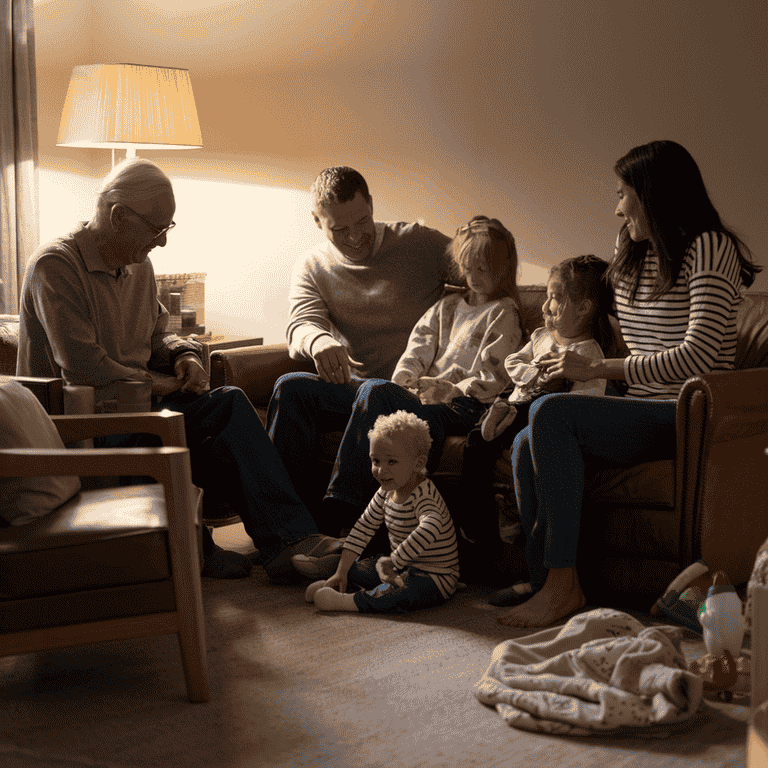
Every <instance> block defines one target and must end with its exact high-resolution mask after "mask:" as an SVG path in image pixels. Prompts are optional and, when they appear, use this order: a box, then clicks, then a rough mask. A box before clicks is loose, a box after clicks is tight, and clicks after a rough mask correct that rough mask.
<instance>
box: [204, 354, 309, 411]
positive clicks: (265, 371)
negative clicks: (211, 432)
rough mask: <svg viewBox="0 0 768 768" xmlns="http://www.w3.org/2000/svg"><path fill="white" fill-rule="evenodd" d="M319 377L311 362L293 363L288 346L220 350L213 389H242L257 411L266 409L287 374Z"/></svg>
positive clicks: (213, 364)
mask: <svg viewBox="0 0 768 768" xmlns="http://www.w3.org/2000/svg"><path fill="white" fill-rule="evenodd" d="M295 371H306V372H309V373H315V365H314V363H313V362H312V361H311V360H293V359H291V357H290V356H289V354H288V345H287V344H266V345H262V346H258V347H240V348H238V349H220V350H216V351H215V352H212V353H211V388H216V387H223V386H229V387H240V389H242V390H243V391H244V392H245V394H246V395H247V396H248V399H249V400H250V401H251V403H252V404H253V406H254V407H255V408H266V407H267V406H268V405H269V399H270V397H272V388H273V387H274V385H275V382H276V381H277V380H278V379H279V378H280V376H282V375H283V374H286V373H293V372H295Z"/></svg>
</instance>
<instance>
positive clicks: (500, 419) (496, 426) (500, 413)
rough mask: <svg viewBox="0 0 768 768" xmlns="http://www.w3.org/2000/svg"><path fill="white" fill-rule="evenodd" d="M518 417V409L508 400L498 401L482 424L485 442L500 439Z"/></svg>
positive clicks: (481, 430)
mask: <svg viewBox="0 0 768 768" xmlns="http://www.w3.org/2000/svg"><path fill="white" fill-rule="evenodd" d="M515 416H517V408H515V406H514V405H512V404H511V403H509V402H507V401H506V400H496V401H495V402H494V403H493V404H492V405H491V407H490V408H489V409H488V412H487V413H486V414H485V418H484V419H483V422H482V424H480V434H481V435H482V436H483V440H487V441H489V442H490V441H491V440H493V439H494V438H496V437H498V436H499V435H500V434H501V433H502V432H503V431H504V430H505V429H506V428H507V427H508V426H509V425H510V424H511V423H512V422H513V421H514V420H515Z"/></svg>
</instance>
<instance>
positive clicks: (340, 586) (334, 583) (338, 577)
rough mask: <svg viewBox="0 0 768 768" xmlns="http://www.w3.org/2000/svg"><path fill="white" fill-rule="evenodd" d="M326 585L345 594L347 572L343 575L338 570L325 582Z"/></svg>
mask: <svg viewBox="0 0 768 768" xmlns="http://www.w3.org/2000/svg"><path fill="white" fill-rule="evenodd" d="M325 586H326V587H330V588H331V589H335V590H336V591H337V592H340V593H341V594H342V595H343V594H344V593H345V592H346V591H347V574H346V573H345V574H343V575H342V574H340V573H339V572H338V571H336V573H334V574H333V576H331V578H330V579H328V581H326V582H325Z"/></svg>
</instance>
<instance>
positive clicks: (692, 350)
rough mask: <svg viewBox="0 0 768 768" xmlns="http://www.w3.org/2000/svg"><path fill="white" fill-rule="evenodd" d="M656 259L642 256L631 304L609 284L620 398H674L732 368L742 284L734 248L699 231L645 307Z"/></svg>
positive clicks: (715, 234)
mask: <svg viewBox="0 0 768 768" xmlns="http://www.w3.org/2000/svg"><path fill="white" fill-rule="evenodd" d="M658 258H659V257H658V255H656V254H649V255H648V256H646V259H645V264H644V267H643V272H642V274H641V278H640V285H639V288H638V291H637V296H636V298H635V303H634V304H630V303H629V290H628V287H627V286H626V285H623V284H620V285H617V286H615V288H614V293H615V299H616V312H617V316H618V319H619V324H620V326H621V331H622V334H623V335H624V340H625V341H626V344H627V347H628V349H629V352H630V354H629V356H628V357H626V358H625V360H624V373H625V376H626V380H627V383H628V384H629V391H628V393H627V395H628V396H630V397H651V398H657V399H674V398H676V397H677V395H678V392H679V391H680V388H681V387H682V385H683V383H684V382H685V381H686V379H688V378H690V377H691V376H697V375H699V374H702V373H709V372H711V371H718V370H731V369H733V361H734V358H735V355H736V313H737V310H738V307H739V304H740V302H741V289H742V281H741V275H740V267H739V258H738V252H737V250H736V246H735V244H734V242H733V241H732V240H731V239H730V238H729V237H728V236H727V235H725V234H723V233H722V232H704V233H702V234H701V235H699V237H697V238H696V240H694V241H693V243H691V245H690V247H689V248H688V252H687V253H686V256H685V260H684V261H683V266H682V269H681V270H680V275H679V276H678V279H677V282H676V283H675V285H674V286H673V287H672V288H671V289H670V290H669V291H668V292H667V293H666V294H665V295H663V296H661V297H660V298H658V299H656V300H654V301H650V300H649V299H648V296H649V295H650V293H651V291H652V287H653V285H654V284H655V282H656V276H657V275H658Z"/></svg>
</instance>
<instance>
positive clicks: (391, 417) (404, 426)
mask: <svg viewBox="0 0 768 768" xmlns="http://www.w3.org/2000/svg"><path fill="white" fill-rule="evenodd" d="M377 437H382V438H385V439H387V440H396V439H398V438H403V437H406V438H408V439H409V440H411V443H412V445H413V447H414V448H415V449H416V455H417V456H428V455H429V449H430V448H431V447H432V436H431V435H430V434H429V425H428V424H427V422H426V421H424V419H420V418H419V417H418V416H417V415H416V414H415V413H410V412H409V411H402V410H401V411H395V412H394V413H390V414H388V415H385V416H379V417H378V418H377V419H376V421H375V423H374V425H373V429H371V430H369V431H368V439H369V440H374V439H375V438H377Z"/></svg>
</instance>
